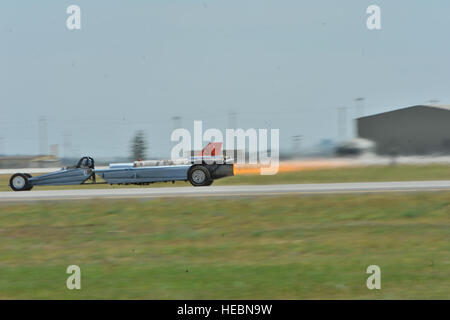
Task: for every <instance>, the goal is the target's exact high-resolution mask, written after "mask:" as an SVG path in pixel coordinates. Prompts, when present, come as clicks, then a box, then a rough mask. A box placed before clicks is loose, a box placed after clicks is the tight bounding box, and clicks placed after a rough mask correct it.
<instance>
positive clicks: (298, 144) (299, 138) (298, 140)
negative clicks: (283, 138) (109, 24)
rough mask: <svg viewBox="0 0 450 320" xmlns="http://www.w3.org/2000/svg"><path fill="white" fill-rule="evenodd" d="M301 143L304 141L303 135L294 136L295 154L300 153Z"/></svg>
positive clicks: (293, 150) (293, 147) (293, 149)
mask: <svg viewBox="0 0 450 320" xmlns="http://www.w3.org/2000/svg"><path fill="white" fill-rule="evenodd" d="M301 143H302V135H300V134H298V135H295V136H292V152H293V153H294V156H298V155H300V150H301V149H300V147H301Z"/></svg>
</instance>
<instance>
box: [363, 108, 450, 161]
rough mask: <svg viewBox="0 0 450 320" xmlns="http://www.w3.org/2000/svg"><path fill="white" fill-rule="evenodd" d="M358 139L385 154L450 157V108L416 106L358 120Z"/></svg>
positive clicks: (377, 151)
mask: <svg viewBox="0 0 450 320" xmlns="http://www.w3.org/2000/svg"><path fill="white" fill-rule="evenodd" d="M356 121H357V128H358V129H357V130H358V131H357V132H358V137H360V138H364V139H368V140H372V141H373V142H375V143H376V147H375V150H376V153H378V154H385V155H387V154H388V155H431V154H450V106H428V105H417V106H412V107H408V108H402V109H398V110H394V111H390V112H384V113H380V114H375V115H371V116H367V117H362V118H358V119H357V120H356Z"/></svg>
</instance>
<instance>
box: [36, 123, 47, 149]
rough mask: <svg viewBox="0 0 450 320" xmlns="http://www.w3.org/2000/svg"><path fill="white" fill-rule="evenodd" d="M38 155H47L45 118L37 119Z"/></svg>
mask: <svg viewBox="0 0 450 320" xmlns="http://www.w3.org/2000/svg"><path fill="white" fill-rule="evenodd" d="M38 138H39V154H40V155H47V154H48V137H47V119H46V118H45V117H40V118H39V132H38Z"/></svg>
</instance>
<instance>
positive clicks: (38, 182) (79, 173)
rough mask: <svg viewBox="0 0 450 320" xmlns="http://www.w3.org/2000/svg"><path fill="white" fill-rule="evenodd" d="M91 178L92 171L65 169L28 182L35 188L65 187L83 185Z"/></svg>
mask: <svg viewBox="0 0 450 320" xmlns="http://www.w3.org/2000/svg"><path fill="white" fill-rule="evenodd" d="M91 176H92V170H90V169H81V168H77V169H63V170H60V171H56V172H52V173H47V174H43V175H41V176H37V177H33V178H30V179H29V180H28V181H29V183H30V184H32V185H33V186H64V185H76V184H82V183H83V182H85V181H86V180H87V179H89V178H90V177H91Z"/></svg>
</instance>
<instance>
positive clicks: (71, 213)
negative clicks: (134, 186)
mask: <svg viewBox="0 0 450 320" xmlns="http://www.w3.org/2000/svg"><path fill="white" fill-rule="evenodd" d="M449 218H450V193H449V192H441V193H423V194H420V193H417V194H375V195H326V196H284V197H268V198H237V199H221V200H217V199H211V198H208V199H193V198H189V199H158V200H151V201H137V200H128V201H125V200H124V201H101V200H100V201H85V202H78V201H67V202H59V203H58V202H39V203H30V204H10V205H6V204H2V205H0V299H11V298H18V299H29V298H30V299H37V298H40V299H79V298H87V299H108V298H111V299H139V298H144V299H313V298H320V299H325V298H326V299H347V298H348V299H436V298H437V299H449V298H450V284H449V282H448V279H449V277H450V241H449V240H450V228H449V227H450V219H449ZM72 264H75V265H78V266H80V267H81V273H82V276H81V282H82V283H81V285H82V289H81V290H78V291H77V290H72V291H71V290H68V289H67V288H66V286H65V284H66V279H67V277H68V275H67V274H66V273H65V271H66V268H67V266H69V265H72ZM372 264H375V265H379V266H380V267H381V272H382V275H381V277H382V289H381V290H368V289H367V288H366V279H367V277H368V275H367V274H366V273H365V271H366V268H367V266H369V265H372Z"/></svg>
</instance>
